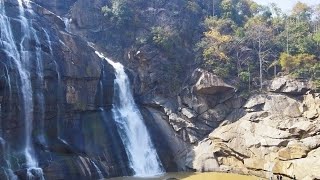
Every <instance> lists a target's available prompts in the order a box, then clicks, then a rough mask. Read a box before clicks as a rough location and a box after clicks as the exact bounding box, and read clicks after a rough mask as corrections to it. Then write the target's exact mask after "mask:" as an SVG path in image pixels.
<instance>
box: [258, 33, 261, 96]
mask: <svg viewBox="0 0 320 180" xmlns="http://www.w3.org/2000/svg"><path fill="white" fill-rule="evenodd" d="M258 56H259V65H260V91H262V57H261V35H259V54H258Z"/></svg>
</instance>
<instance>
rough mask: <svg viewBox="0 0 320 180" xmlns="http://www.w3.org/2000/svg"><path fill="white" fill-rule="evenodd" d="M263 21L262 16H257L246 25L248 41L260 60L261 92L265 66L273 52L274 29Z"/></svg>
mask: <svg viewBox="0 0 320 180" xmlns="http://www.w3.org/2000/svg"><path fill="white" fill-rule="evenodd" d="M263 19H264V18H263V17H261V16H256V17H254V18H252V19H250V20H249V21H248V22H247V24H246V25H245V28H246V38H247V41H248V42H249V43H251V44H252V49H254V50H255V51H256V53H257V56H258V59H259V80H260V90H262V87H263V71H264V69H263V68H264V67H263V66H264V63H265V62H266V60H267V59H268V58H269V57H268V56H270V54H271V52H272V51H271V50H270V49H271V48H272V47H271V46H272V40H273V33H272V29H271V28H270V27H269V26H268V25H267V22H265V21H263Z"/></svg>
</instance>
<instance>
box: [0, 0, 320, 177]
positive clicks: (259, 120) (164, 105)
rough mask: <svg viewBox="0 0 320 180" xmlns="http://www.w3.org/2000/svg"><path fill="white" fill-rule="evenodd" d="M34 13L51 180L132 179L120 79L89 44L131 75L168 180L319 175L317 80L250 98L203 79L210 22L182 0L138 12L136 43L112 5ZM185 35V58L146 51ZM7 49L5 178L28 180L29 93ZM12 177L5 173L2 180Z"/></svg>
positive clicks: (43, 143)
mask: <svg viewBox="0 0 320 180" xmlns="http://www.w3.org/2000/svg"><path fill="white" fill-rule="evenodd" d="M30 4H31V9H32V11H33V12H34V13H27V15H26V18H27V19H28V20H29V21H30V22H32V26H33V28H34V29H35V32H36V34H37V35H38V37H39V42H38V43H37V41H38V40H36V39H35V38H31V39H29V40H28V42H29V44H30V45H29V46H28V47H29V48H30V49H28V50H27V51H28V52H29V53H30V56H31V57H33V58H30V59H32V62H31V63H30V64H31V65H30V66H31V67H29V69H30V74H31V77H32V78H31V82H32V89H33V92H34V94H33V96H34V97H39V94H38V92H40V91H41V92H43V97H44V101H41V102H44V106H45V109H44V110H43V109H41V107H42V106H41V105H42V104H41V102H40V100H39V99H40V98H35V100H34V112H33V114H34V117H35V118H34V127H33V132H32V143H33V144H34V149H35V151H36V155H37V159H38V161H39V167H41V168H42V169H43V172H44V176H45V178H46V179H98V178H99V176H100V175H101V174H102V175H103V176H104V177H113V176H124V175H131V174H132V170H131V169H130V167H129V165H128V158H127V156H126V154H125V150H124V147H123V146H124V145H123V143H122V141H121V140H120V137H119V134H118V132H117V131H116V127H115V126H116V125H115V123H114V120H113V117H112V112H111V107H112V104H113V98H114V93H113V88H114V87H113V86H114V84H113V80H114V78H115V77H114V70H113V68H112V67H111V66H110V65H109V64H108V63H106V62H104V61H101V59H100V58H99V57H98V56H96V55H95V53H94V49H93V48H92V47H91V46H89V45H88V42H91V45H92V44H94V46H95V47H96V48H97V49H99V50H101V51H103V52H104V53H106V54H108V55H110V57H113V58H115V59H117V60H119V61H121V62H122V63H123V64H124V65H125V67H126V68H127V72H128V74H129V75H130V78H131V81H132V82H131V83H132V86H133V87H132V88H133V90H134V93H135V99H136V101H137V102H138V104H139V106H140V109H141V112H142V114H143V116H144V120H145V123H146V125H147V127H148V131H149V132H151V138H152V141H153V143H154V145H155V147H156V149H157V152H158V154H159V158H160V159H161V162H162V164H163V165H164V168H165V169H166V170H167V171H179V170H184V171H186V170H192V171H224V172H236V173H242V174H253V175H257V176H260V177H270V176H271V174H272V173H274V174H281V175H284V176H286V177H290V178H292V177H293V176H296V177H297V178H298V179H302V178H307V177H309V178H311V179H312V178H316V177H317V176H318V175H319V174H318V172H319V171H320V164H319V158H320V151H319V150H320V149H319V147H320V141H319V138H320V137H319V136H320V134H319V132H320V126H319V121H320V95H319V93H316V92H315V90H314V88H313V86H312V84H311V83H309V82H308V81H307V80H297V79H292V78H290V77H278V78H276V79H274V80H273V81H271V82H270V83H269V86H270V87H269V89H268V91H266V92H264V93H252V94H251V96H250V97H249V98H246V97H244V96H242V95H240V93H239V92H238V90H237V88H236V86H235V85H234V83H232V82H229V81H226V80H223V79H221V78H220V77H218V76H216V75H214V74H212V73H210V72H208V71H206V70H203V69H200V68H194V67H195V66H194V65H195V64H196V61H195V60H194V59H195V58H196V57H195V55H194V54H193V53H191V52H192V49H193V48H194V47H193V46H191V45H190V44H194V42H196V41H197V40H198V39H199V37H200V36H201V31H200V30H199V27H200V26H197V25H198V24H189V23H188V19H190V18H194V19H196V20H197V19H201V18H202V17H203V14H196V15H192V17H190V16H187V15H190V13H189V12H188V11H184V6H181V4H182V3H181V1H178V0H175V1H155V3H154V4H152V3H151V1H150V4H148V3H146V4H147V5H146V6H145V7H143V8H142V9H141V11H139V13H138V14H139V16H141V17H142V18H144V20H145V21H144V22H143V24H142V25H141V26H140V28H134V29H130V32H131V31H132V34H130V33H128V32H127V31H119V30H118V29H115V27H114V25H113V24H112V23H111V22H110V21H108V20H106V18H105V17H104V15H103V13H102V12H101V9H102V7H103V6H106V5H110V1H108V0H98V1H94V2H91V1H89V0H65V1H58V0H52V1H50V2H49V1H44V0H35V1H32V2H30ZM4 5H5V9H6V11H7V12H8V13H7V16H8V19H9V21H10V24H11V26H12V27H13V28H12V29H13V36H14V37H17V40H16V44H19V43H20V41H19V40H20V39H21V37H22V36H23V34H22V31H21V29H22V22H20V21H19V17H18V12H19V8H18V3H17V1H16V0H4ZM172 17H175V18H172ZM196 20H194V21H195V22H197V21H196ZM180 21H181V22H183V23H180ZM140 23H142V22H140ZM177 24H178V25H179V27H178V28H185V29H188V31H186V32H188V33H191V34H192V35H193V37H194V39H186V40H185V41H184V43H181V44H184V46H183V47H175V50H177V51H176V52H172V54H166V53H164V51H163V47H160V46H159V45H157V44H154V43H150V42H149V41H147V39H149V38H150V32H151V31H152V28H153V27H161V28H163V29H166V28H172V26H178V25H177ZM176 28H177V27H176ZM1 33H2V32H1ZM1 33H0V34H1ZM180 38H183V35H181V37H180ZM141 41H142V42H141ZM191 42H192V43H191ZM3 47H4V44H0V58H1V63H0V75H1V76H0V103H1V131H0V132H1V137H2V139H1V141H0V142H1V143H0V144H1V148H0V155H1V157H0V163H1V165H2V166H3V167H4V169H7V168H9V167H8V166H9V165H8V162H9V163H10V168H11V169H12V171H13V172H14V173H15V174H17V175H18V177H19V178H21V179H23V178H25V176H26V173H27V172H26V166H25V159H24V157H23V154H22V150H23V146H24V136H25V129H24V126H25V124H24V122H23V121H22V120H21V119H22V118H23V117H21V116H22V115H23V113H22V112H21V111H22V110H21V109H22V108H23V107H22V105H21V103H19V102H20V101H21V92H20V89H19V86H20V85H21V84H19V72H18V71H17V67H15V66H14V65H13V64H12V63H11V57H9V56H8V55H7V54H6V52H5V50H4V48H3ZM37 48H38V49H40V54H41V56H42V63H43V79H44V80H43V82H40V83H39V82H38V81H37V79H38V76H39V74H37V73H38V72H37V67H36V65H35V64H36V62H35V60H33V59H36V58H34V57H36V56H37V54H36V53H35V52H36V51H35V49H37ZM168 69H170V70H168ZM172 72H173V73H172ZM41 111H44V115H43V118H42V117H40V115H39V114H41ZM97 168H98V169H99V170H97ZM100 173H101V174H100ZM7 174H8V172H7V171H5V170H1V171H0V179H6V177H7Z"/></svg>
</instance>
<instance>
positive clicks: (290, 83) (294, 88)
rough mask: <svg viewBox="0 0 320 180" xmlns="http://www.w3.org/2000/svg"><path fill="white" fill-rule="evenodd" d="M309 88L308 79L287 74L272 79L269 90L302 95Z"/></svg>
mask: <svg viewBox="0 0 320 180" xmlns="http://www.w3.org/2000/svg"><path fill="white" fill-rule="evenodd" d="M309 90H310V85H309V83H308V81H304V80H298V79H292V78H290V77H288V76H283V77H279V78H275V79H274V80H272V82H271V85H270V87H269V91H271V92H277V93H285V94H292V95H303V94H305V93H306V92H307V91H309Z"/></svg>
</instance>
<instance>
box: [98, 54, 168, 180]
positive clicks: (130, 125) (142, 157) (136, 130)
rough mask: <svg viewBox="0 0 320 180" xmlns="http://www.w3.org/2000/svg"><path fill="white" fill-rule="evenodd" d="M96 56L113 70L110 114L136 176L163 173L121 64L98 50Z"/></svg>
mask: <svg viewBox="0 0 320 180" xmlns="http://www.w3.org/2000/svg"><path fill="white" fill-rule="evenodd" d="M96 54H97V55H98V56H99V57H100V58H102V59H105V60H106V61H107V62H108V63H109V64H110V65H112V66H113V68H114V69H115V75H116V79H115V87H114V90H115V95H114V102H113V108H112V112H113V116H114V119H115V121H116V125H117V128H118V132H119V134H120V137H121V140H122V141H123V144H124V146H125V150H126V153H127V156H128V159H129V163H130V166H131V168H132V169H133V171H134V173H135V176H140V177H146V176H154V175H157V174H161V173H163V168H162V164H161V162H160V160H159V157H158V155H157V152H156V150H155V148H154V146H153V144H152V142H151V138H150V136H149V133H148V131H147V128H146V126H145V124H144V122H143V119H142V115H141V113H140V111H139V109H138V107H137V105H136V104H135V102H134V99H133V96H132V92H131V89H130V82H129V78H128V76H127V74H126V73H125V70H124V67H123V65H122V64H120V63H116V62H113V61H112V60H110V59H108V58H106V57H104V56H103V55H102V54H101V53H99V52H97V51H96Z"/></svg>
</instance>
